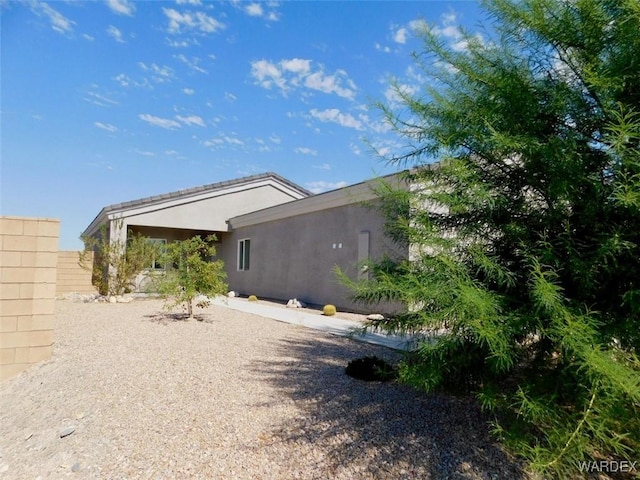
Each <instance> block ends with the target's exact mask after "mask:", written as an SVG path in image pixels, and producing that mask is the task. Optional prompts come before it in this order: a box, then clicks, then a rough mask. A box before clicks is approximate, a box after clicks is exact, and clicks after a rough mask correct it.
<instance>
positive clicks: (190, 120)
mask: <svg viewBox="0 0 640 480" xmlns="http://www.w3.org/2000/svg"><path fill="white" fill-rule="evenodd" d="M176 120H178V121H179V122H182V123H184V124H185V125H197V126H199V127H204V126H206V125H205V123H204V120H202V117H199V116H197V115H189V116H188V117H183V116H181V115H176Z"/></svg>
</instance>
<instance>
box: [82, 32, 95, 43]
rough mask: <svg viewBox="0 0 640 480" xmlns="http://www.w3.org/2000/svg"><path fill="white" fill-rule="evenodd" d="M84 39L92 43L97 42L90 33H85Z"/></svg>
mask: <svg viewBox="0 0 640 480" xmlns="http://www.w3.org/2000/svg"><path fill="white" fill-rule="evenodd" d="M82 38H84V39H85V40H89V41H90V42H93V41H94V40H95V37H92V36H91V35H89V34H88V33H83V34H82Z"/></svg>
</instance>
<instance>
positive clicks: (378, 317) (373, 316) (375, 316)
mask: <svg viewBox="0 0 640 480" xmlns="http://www.w3.org/2000/svg"><path fill="white" fill-rule="evenodd" d="M367 320H373V321H378V322H379V321H381V320H384V315H381V314H379V313H372V314H371V315H367Z"/></svg>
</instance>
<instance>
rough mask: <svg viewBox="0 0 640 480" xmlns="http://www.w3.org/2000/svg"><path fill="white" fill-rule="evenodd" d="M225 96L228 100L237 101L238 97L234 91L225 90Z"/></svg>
mask: <svg viewBox="0 0 640 480" xmlns="http://www.w3.org/2000/svg"><path fill="white" fill-rule="evenodd" d="M224 98H225V100H227V102H235V101H236V100H237V99H238V97H236V96H235V95H234V94H233V93H229V92H224Z"/></svg>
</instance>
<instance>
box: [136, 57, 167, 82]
mask: <svg viewBox="0 0 640 480" xmlns="http://www.w3.org/2000/svg"><path fill="white" fill-rule="evenodd" d="M138 66H139V67H140V68H141V69H142V70H144V71H145V72H149V73H151V78H153V80H154V81H155V82H157V83H164V82H168V81H170V80H171V79H172V78H173V76H174V75H173V69H172V68H171V67H167V66H166V65H163V66H159V65H156V64H155V63H152V64H151V65H147V64H146V63H144V62H138Z"/></svg>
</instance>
